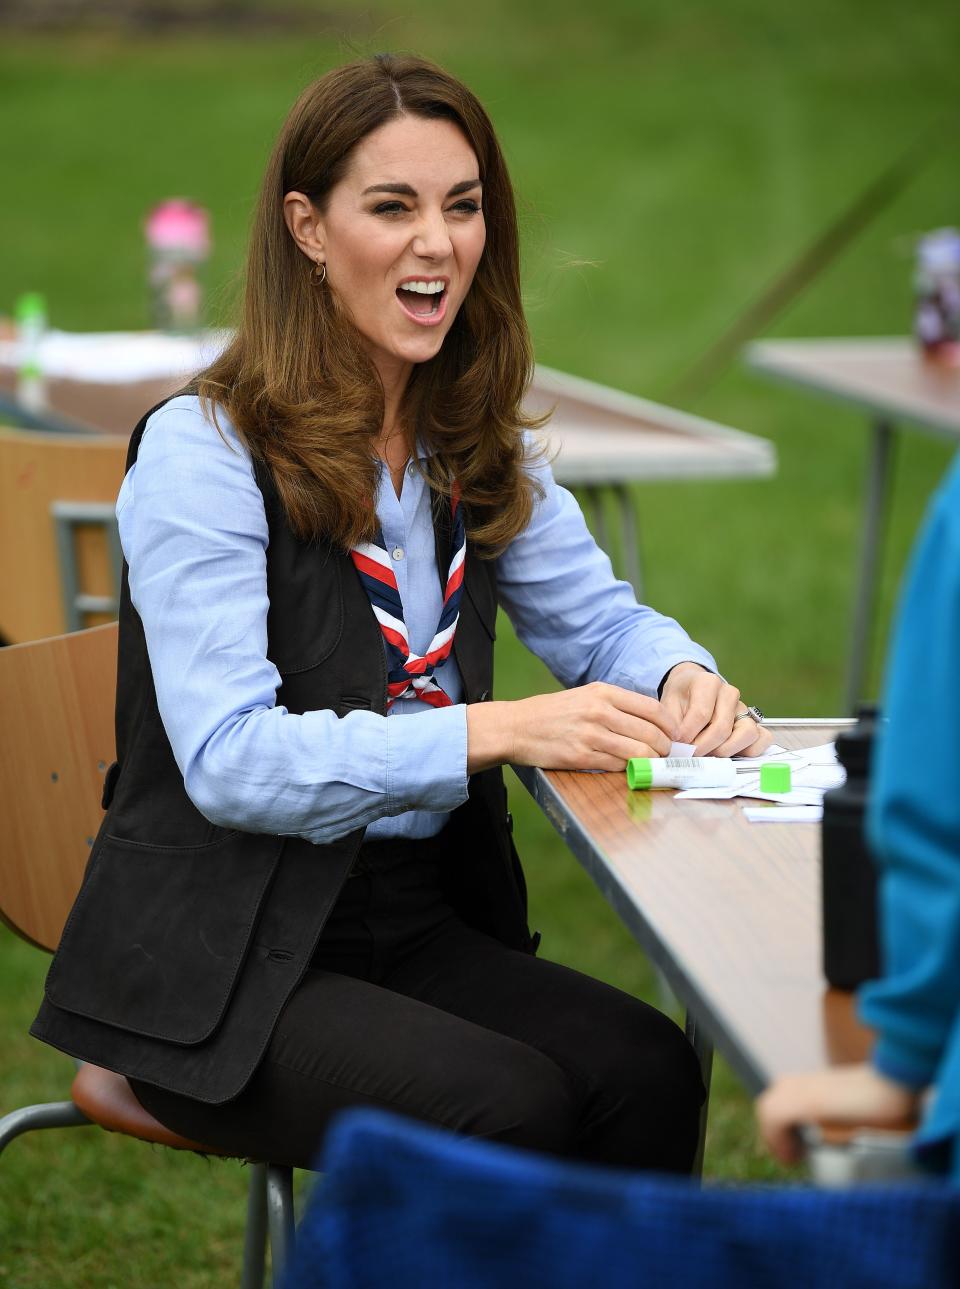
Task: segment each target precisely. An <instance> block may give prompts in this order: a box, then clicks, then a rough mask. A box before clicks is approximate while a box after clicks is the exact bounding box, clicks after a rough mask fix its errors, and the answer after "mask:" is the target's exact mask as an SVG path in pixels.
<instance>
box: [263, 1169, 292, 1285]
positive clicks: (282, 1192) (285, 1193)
mask: <svg viewBox="0 0 960 1289" xmlns="http://www.w3.org/2000/svg"><path fill="white" fill-rule="evenodd" d="M266 1168H267V1224H268V1227H269V1230H270V1260H271V1263H272V1266H273V1285H274V1289H280V1281H281V1278H282V1276H283V1272H284V1268H285V1267H286V1265H287V1263H288V1262H289V1260H290V1255H291V1254H292V1253H293V1241H294V1219H293V1169H292V1168H288V1167H286V1166H285V1165H281V1164H267V1166H266Z"/></svg>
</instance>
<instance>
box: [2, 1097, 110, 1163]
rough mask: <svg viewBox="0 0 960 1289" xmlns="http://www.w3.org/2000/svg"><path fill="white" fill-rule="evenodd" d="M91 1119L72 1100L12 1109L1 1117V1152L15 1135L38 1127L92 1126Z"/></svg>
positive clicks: (20, 1134)
mask: <svg viewBox="0 0 960 1289" xmlns="http://www.w3.org/2000/svg"><path fill="white" fill-rule="evenodd" d="M92 1126H93V1125H92V1124H91V1123H90V1120H89V1119H88V1118H87V1116H86V1115H85V1114H83V1113H82V1111H80V1110H78V1109H77V1107H76V1106H75V1105H74V1104H73V1102H72V1101H48V1102H46V1104H44V1105H27V1106H23V1107H21V1109H19V1110H11V1111H10V1113H9V1114H5V1115H4V1116H3V1118H2V1119H0V1153H2V1152H3V1149H4V1147H5V1146H7V1145H8V1144H9V1143H10V1142H11V1141H13V1139H14V1137H19V1136H22V1134H23V1133H25V1132H33V1131H34V1130H35V1129H38V1128H82V1127H92Z"/></svg>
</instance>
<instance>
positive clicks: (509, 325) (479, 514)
mask: <svg viewBox="0 0 960 1289" xmlns="http://www.w3.org/2000/svg"><path fill="white" fill-rule="evenodd" d="M404 113H407V114H410V115H413V116H421V117H427V118H436V117H441V118H444V119H446V120H450V121H452V122H454V123H455V124H456V125H457V126H459V128H460V129H461V130H462V131H463V133H464V135H465V137H466V138H467V140H468V142H469V143H470V145H471V147H472V148H473V151H474V152H475V154H476V157H477V160H478V162H479V167H480V179H481V181H482V183H483V188H484V200H483V204H484V219H485V224H486V234H487V236H486V244H485V248H484V252H483V255H482V257H481V260H480V264H479V266H478V268H477V272H476V276H475V277H474V280H473V284H472V286H471V289H470V291H469V293H468V295H467V297H466V299H465V301H464V303H463V305H462V307H461V309H460V312H459V314H458V315H457V317H456V319H455V321H454V323H453V325H452V327H451V328H450V331H449V333H448V335H447V337H446V339H445V340H444V343H443V346H442V348H441V349H440V351H439V353H438V354H437V355H436V356H435V357H434V358H432V359H431V360H430V361H429V362H425V363H421V364H419V365H418V366H416V367H415V368H414V370H413V373H412V375H411V378H410V381H409V382H408V386H407V390H406V393H405V395H404V408H403V410H404V414H405V418H406V421H407V424H408V426H409V428H410V429H411V430H412V431H413V432H414V433H415V434H416V435H417V437H418V438H419V439H420V440H421V441H422V442H423V443H424V444H425V446H426V447H427V449H428V452H429V453H431V455H429V456H427V457H426V458H425V460H424V461H423V462H422V463H421V468H422V469H423V470H424V473H425V474H426V476H427V478H428V481H429V482H430V485H431V487H433V488H434V490H435V491H436V492H437V493H438V494H440V495H442V494H444V493H448V492H449V488H450V481H451V480H452V479H454V478H455V479H456V480H457V481H458V484H459V487H460V492H461V497H462V499H463V502H464V506H465V511H464V513H465V518H466V524H467V531H468V533H469V535H470V537H471V538H472V539H473V541H474V543H475V544H476V545H477V546H478V547H479V548H480V550H481V552H482V553H485V554H493V553H495V552H496V551H497V550H499V549H502V548H503V547H504V546H505V545H506V544H507V543H508V542H509V541H510V540H511V539H512V538H513V537H515V536H516V535H517V534H518V533H519V532H521V531H522V530H523V529H524V528H525V527H526V525H527V523H528V522H529V519H530V514H531V510H532V507H533V500H534V496H535V495H537V494H539V492H540V489H539V485H538V484H537V483H536V482H535V481H534V480H533V479H532V478H531V476H530V474H529V473H528V469H527V466H528V462H527V459H526V455H525V448H524V441H523V431H524V430H525V429H528V428H531V427H534V426H536V425H539V424H541V423H542V419H537V418H533V417H528V416H525V415H524V413H523V411H522V408H521V401H522V398H523V395H524V393H525V391H526V388H527V385H528V383H529V379H530V375H531V372H532V363H533V359H532V350H531V345H530V338H529V334H528V332H527V326H526V322H525V319H524V316H523V306H522V303H521V298H520V263H519V239H518V233H517V219H516V210H515V206H514V199H513V189H512V187H511V184H510V178H509V175H508V174H507V168H506V164H505V162H504V159H503V155H502V153H501V151H500V147H499V144H498V143H497V139H496V135H495V134H494V131H493V126H492V125H491V123H490V120H489V118H488V117H487V114H486V112H485V111H484V109H483V108H482V106H481V105H480V103H479V102H478V100H477V99H476V98H475V97H474V95H473V94H472V93H471V92H470V91H469V90H468V89H467V88H466V87H465V86H464V85H462V84H460V82H459V81H457V80H455V79H454V78H453V77H452V76H450V75H448V74H447V73H446V72H444V71H442V70H441V69H440V68H439V67H435V66H434V65H433V64H431V63H428V62H426V61H425V60H423V59H420V58H414V57H409V56H395V55H392V54H377V55H376V56H375V57H373V58H369V59H363V60H362V61H360V62H355V63H350V64H348V65H347V66H345V67H339V68H337V69H335V70H334V71H331V72H328V73H327V75H326V76H323V77H321V79H320V80H318V81H315V82H314V83H313V84H312V85H310V86H308V87H307V89H306V90H304V92H303V93H302V94H301V95H300V97H299V99H298V100H297V102H296V103H295V104H294V106H293V109H292V110H291V112H290V115H289V116H288V117H287V120H286V122H285V123H284V126H283V129H282V130H281V132H280V137H279V138H278V140H277V142H276V145H275V147H274V149H273V153H272V155H271V157H270V160H269V163H268V165H267V169H266V174H265V175H264V180H263V186H262V189H261V192H260V198H259V203H258V206H257V210H256V214H255V217H254V221H253V228H252V231H251V237H250V248H249V254H248V260H247V275H246V288H245V298H244V307H243V316H242V320H241V322H240V325H239V327H238V329H237V332H236V336H235V338H234V340H233V342H232V343H231V344H230V345H229V346H228V348H227V349H226V350H225V351H224V353H223V354H222V355H221V356H220V357H219V358H217V359H216V361H214V362H213V363H211V364H210V366H208V367H207V368H206V369H205V370H204V371H202V372H201V373H200V374H199V376H198V377H197V379H196V381H195V382H194V383H193V385H192V386H191V388H193V389H195V390H196V392H197V393H198V394H199V395H200V397H201V399H202V400H203V405H204V407H205V409H206V410H207V412H208V415H212V417H213V419H214V422H215V419H216V408H217V406H218V405H219V406H220V407H223V408H224V409H225V410H226V412H227V413H228V415H229V416H230V419H231V421H232V422H233V424H234V426H235V427H236V429H237V430H238V432H239V433H240V435H241V436H242V438H243V439H244V441H245V442H246V444H247V445H248V447H249V449H250V451H251V452H252V453H253V454H254V456H255V457H257V458H259V459H260V460H261V461H263V462H264V464H265V465H267V466H268V467H269V469H270V471H271V472H272V475H273V478H274V480H275V482H276V485H277V489H278V491H279V494H280V499H281V502H282V504H283V506H284V510H285V512H286V514H287V517H288V519H289V521H290V524H291V526H292V527H293V529H294V531H295V532H296V533H297V534H298V536H300V537H301V538H304V539H309V538H312V537H320V536H326V537H329V538H331V539H332V540H334V541H335V542H337V543H339V544H340V545H342V546H343V547H345V548H349V547H350V546H352V545H354V544H355V543H356V542H358V541H359V540H361V539H362V538H364V537H368V536H370V534H371V532H372V530H373V528H374V527H375V522H376V521H375V516H374V512H373V506H372V498H373V496H374V492H375V487H376V479H377V473H376V472H377V466H376V461H375V456H374V453H373V451H372V443H373V440H374V439H375V438H376V437H377V435H378V434H379V433H380V431H381V429H382V422H383V415H384V396H383V387H382V385H381V383H380V380H379V377H378V375H377V372H376V369H375V368H374V366H373V363H372V362H371V360H370V359H369V357H368V356H367V353H366V351H365V348H364V344H363V338H362V336H361V335H360V333H359V332H358V331H357V329H356V328H355V327H354V326H353V324H352V323H351V322H350V320H349V319H348V318H347V317H346V315H345V312H344V310H343V308H342V307H341V306H340V305H339V304H338V302H337V300H336V297H335V296H334V295H333V294H332V293H331V292H330V291H329V289H326V288H322V287H320V288H318V287H316V286H314V285H312V284H311V281H310V268H311V263H310V261H309V260H308V259H307V258H306V257H305V256H304V254H303V253H302V252H301V250H300V249H299V248H298V246H297V245H296V243H295V242H294V240H293V238H292V236H291V235H290V232H289V230H288V228H287V225H286V222H285V220H284V216H283V198H284V195H285V194H286V193H287V192H290V191H294V190H297V191H300V192H303V193H306V195H307V196H308V197H309V198H310V200H311V201H312V202H313V204H314V205H315V206H316V207H317V208H318V210H320V211H321V212H322V211H323V209H324V205H325V202H326V200H327V198H328V196H329V193H330V191H331V189H332V188H333V187H334V185H335V184H336V183H337V182H338V181H339V180H340V178H341V177H342V176H343V174H344V172H345V170H346V168H347V165H348V163H349V160H350V155H351V152H352V151H353V149H354V148H355V147H356V145H357V144H358V143H359V142H360V141H361V140H362V139H363V138H365V137H366V136H367V135H368V134H370V133H371V132H372V131H373V130H376V129H378V128H379V127H380V126H382V125H384V124H386V123H387V122H388V121H391V120H393V119H395V118H397V117H399V116H401V115H403V114H404Z"/></svg>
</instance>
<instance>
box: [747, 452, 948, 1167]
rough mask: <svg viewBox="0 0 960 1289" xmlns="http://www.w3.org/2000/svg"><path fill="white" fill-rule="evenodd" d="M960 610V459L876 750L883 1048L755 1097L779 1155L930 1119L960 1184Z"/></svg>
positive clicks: (920, 564) (935, 1144) (936, 515)
mask: <svg viewBox="0 0 960 1289" xmlns="http://www.w3.org/2000/svg"><path fill="white" fill-rule="evenodd" d="M958 605H960V461H958V462H955V463H954V466H953V468H952V470H951V471H950V473H949V475H948V476H947V479H946V481H945V483H944V485H943V486H942V487H941V489H940V491H939V492H938V494H937V496H936V497H935V498H934V500H933V502H932V503H931V506H930V511H929V514H928V516H927V519H926V522H925V524H924V528H923V532H922V533H921V536H920V539H919V541H918V543H917V548H916V550H915V552H914V555H913V558H912V561H911V567H910V571H909V574H908V577H907V582H906V588H905V591H904V597H903V603H902V604H901V606H900V614H899V624H898V627H897V633H896V636H895V639H894V643H893V651H892V654H891V663H890V674H889V677H888V680H887V693H886V699H885V703H884V707H885V711H886V713H887V716H888V718H889V719H888V721H887V727H886V729H885V731H884V732H883V735H882V737H881V739H880V741H879V746H878V748H877V750H876V754H875V757H874V771H873V778H872V782H871V785H870V808H869V813H868V830H869V837H870V844H871V849H872V851H873V854H874V855H875V856H876V859H877V861H878V865H879V870H880V906H879V911H880V923H881V939H882V943H883V960H884V974H883V978H882V979H880V980H877V981H872V982H871V983H870V984H868V985H865V986H864V988H863V990H862V991H861V994H860V997H859V1000H858V1001H859V1008H860V1016H861V1019H862V1020H863V1022H864V1023H865V1024H866V1025H869V1026H870V1027H871V1028H872V1029H874V1030H875V1031H876V1033H877V1041H876V1045H875V1047H874V1050H873V1053H872V1056H871V1060H870V1061H869V1062H868V1063H863V1064H858V1065H849V1066H845V1067H842V1068H839V1069H832V1070H823V1071H820V1072H817V1073H814V1074H796V1075H790V1076H786V1077H784V1078H782V1079H780V1080H778V1081H777V1082H776V1083H775V1084H774V1085H773V1086H772V1087H771V1088H770V1089H769V1090H768V1091H767V1092H765V1093H764V1095H763V1096H762V1097H761V1098H760V1100H759V1102H758V1103H757V1112H758V1115H759V1120H760V1127H761V1131H762V1133H763V1136H764V1138H765V1140H766V1142H767V1144H768V1146H769V1147H770V1149H771V1150H772V1151H773V1153H774V1154H775V1155H776V1156H777V1157H778V1158H779V1159H781V1160H782V1161H783V1162H784V1163H791V1162H794V1161H796V1160H797V1159H798V1158H799V1156H800V1153H801V1145H800V1140H799V1137H798V1136H797V1134H796V1132H795V1129H796V1128H797V1127H798V1126H799V1125H800V1124H803V1123H814V1122H818V1121H829V1122H832V1123H839V1124H846V1125H848V1126H853V1127H856V1126H863V1125H867V1126H871V1127H891V1128H900V1129H902V1128H905V1127H909V1126H910V1125H911V1124H914V1123H915V1122H916V1120H917V1119H918V1118H921V1117H922V1123H921V1125H920V1129H919V1131H918V1133H917V1135H916V1138H915V1141H914V1148H915V1152H916V1155H917V1158H918V1161H919V1162H920V1163H921V1165H923V1166H924V1167H927V1168H929V1169H930V1170H931V1171H933V1172H939V1173H942V1174H946V1175H948V1176H950V1177H951V1178H952V1180H953V1181H954V1182H955V1183H956V1182H960V794H958V792H957V784H958V782H960V749H958V746H957V739H956V736H955V733H954V731H955V729H956V726H957V720H958V718H960V685H958V683H957V659H958V657H960V619H958V615H957V606H958ZM928 1089H930V1093H929V1095H926V1094H927V1090H928Z"/></svg>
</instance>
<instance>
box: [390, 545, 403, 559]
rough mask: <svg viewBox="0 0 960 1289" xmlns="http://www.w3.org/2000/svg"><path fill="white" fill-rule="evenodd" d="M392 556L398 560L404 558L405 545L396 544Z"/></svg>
mask: <svg viewBox="0 0 960 1289" xmlns="http://www.w3.org/2000/svg"><path fill="white" fill-rule="evenodd" d="M390 558H391V559H396V560H401V559H403V547H402V546H394V548H393V550H392V551H391V552H390Z"/></svg>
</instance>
